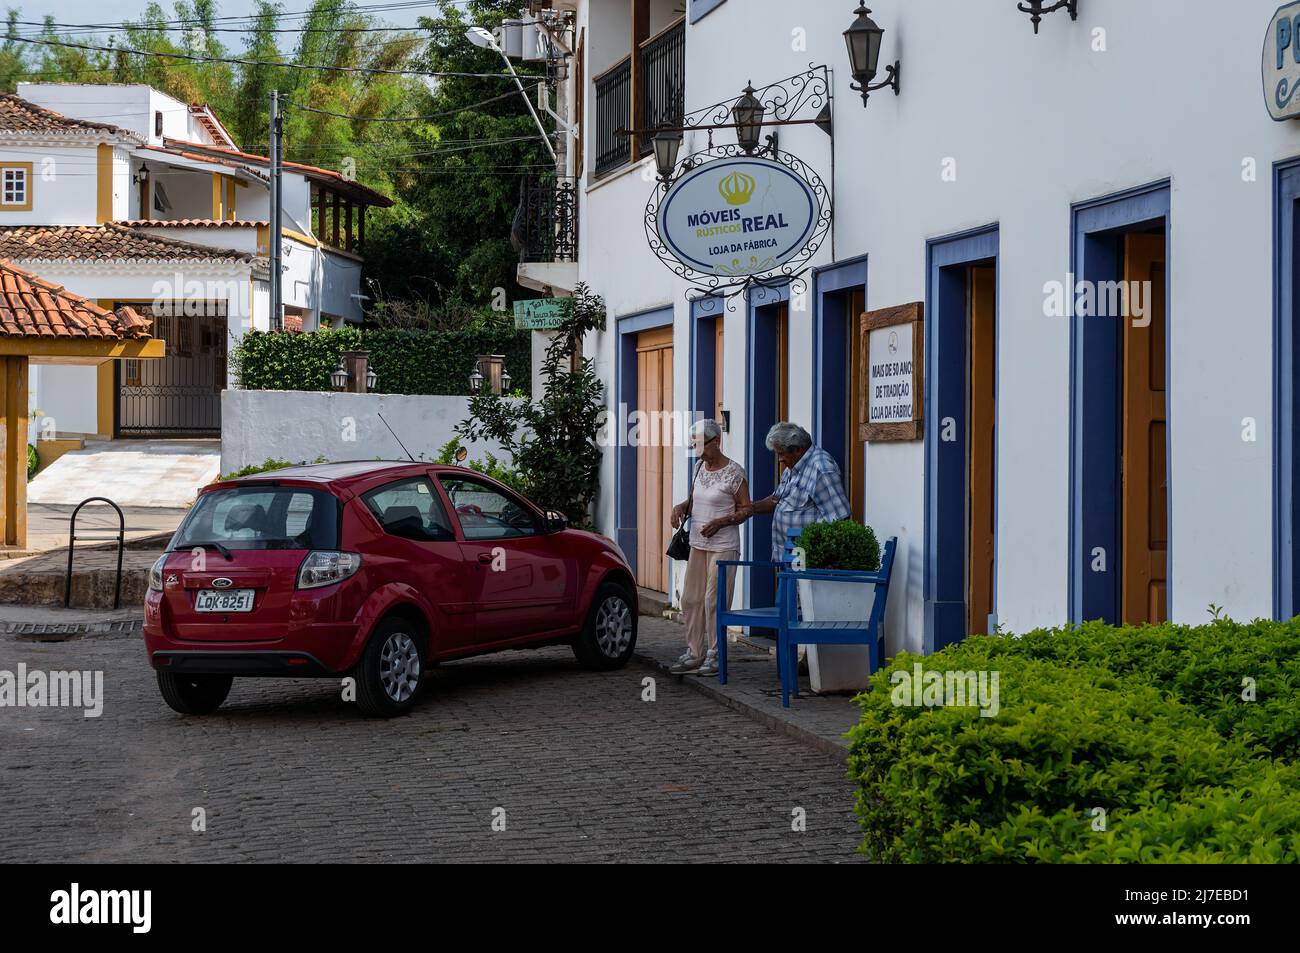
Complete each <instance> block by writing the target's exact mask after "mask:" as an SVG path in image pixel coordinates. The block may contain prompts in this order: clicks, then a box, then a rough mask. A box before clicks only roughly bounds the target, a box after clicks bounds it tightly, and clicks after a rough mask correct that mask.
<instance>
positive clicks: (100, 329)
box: [0, 260, 151, 339]
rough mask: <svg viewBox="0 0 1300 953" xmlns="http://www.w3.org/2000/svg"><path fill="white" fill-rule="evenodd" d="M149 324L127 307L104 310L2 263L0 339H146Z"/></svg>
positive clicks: (38, 277) (58, 287) (23, 270)
mask: <svg viewBox="0 0 1300 953" xmlns="http://www.w3.org/2000/svg"><path fill="white" fill-rule="evenodd" d="M150 323H151V322H150V321H149V320H148V319H147V318H143V317H141V316H140V315H139V314H137V313H136V311H135V310H134V309H133V308H129V307H126V306H123V307H120V308H118V309H117V310H116V311H109V310H107V309H106V308H101V307H100V306H99V305H97V304H95V303H94V302H93V301H89V300H87V299H86V298H83V297H81V295H76V294H73V293H72V292H71V291H67V290H65V289H64V288H63V287H62V286H60V285H56V284H52V283H51V282H48V281H46V280H45V279H44V278H41V277H40V276H38V275H34V274H32V273H31V272H30V271H27V270H26V269H23V268H19V267H18V266H17V265H13V264H11V263H10V262H8V261H3V260H0V337H42V338H46V337H55V338H118V339H123V338H133V339H138V338H147V337H149V325H150Z"/></svg>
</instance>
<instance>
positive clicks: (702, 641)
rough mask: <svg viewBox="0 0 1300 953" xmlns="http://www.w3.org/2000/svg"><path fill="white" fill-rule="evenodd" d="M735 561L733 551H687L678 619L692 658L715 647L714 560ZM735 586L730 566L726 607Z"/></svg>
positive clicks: (734, 552) (715, 597)
mask: <svg viewBox="0 0 1300 953" xmlns="http://www.w3.org/2000/svg"><path fill="white" fill-rule="evenodd" d="M739 558H740V554H739V553H737V552H736V550H734V549H725V550H722V551H721V552H710V551H709V550H707V549H695V548H694V547H692V548H691V558H690V559H689V560H687V562H686V583H685V585H684V586H683V587H682V617H683V619H684V620H685V622H686V645H687V647H688V648H689V649H690V652H691V655H693V656H695V657H696V658H703V657H704V653H705V652H706V651H715V650H716V649H717V647H718V625H717V622H718V568H717V566H718V560H720V559H739ZM735 583H736V567H735V566H732V567H730V568H729V569H728V570H727V605H730V604H731V590H732V588H733V587H734V586H735Z"/></svg>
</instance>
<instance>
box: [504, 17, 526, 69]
mask: <svg viewBox="0 0 1300 953" xmlns="http://www.w3.org/2000/svg"><path fill="white" fill-rule="evenodd" d="M501 50H502V52H504V53H505V54H506V56H508V57H510V58H511V59H512V60H517V59H521V58H522V57H523V55H524V21H523V20H503V21H502V22H501Z"/></svg>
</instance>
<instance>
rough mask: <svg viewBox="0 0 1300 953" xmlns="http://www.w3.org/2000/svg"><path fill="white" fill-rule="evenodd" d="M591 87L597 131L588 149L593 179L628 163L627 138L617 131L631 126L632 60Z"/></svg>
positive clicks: (617, 66)
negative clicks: (593, 170)
mask: <svg viewBox="0 0 1300 953" xmlns="http://www.w3.org/2000/svg"><path fill="white" fill-rule="evenodd" d="M592 85H593V86H595V88H596V115H595V120H596V130H595V136H594V137H593V138H592V143H591V148H592V151H593V154H594V156H595V166H596V169H595V171H596V175H597V176H602V175H604V174H605V173H607V172H609V171H610V170H611V169H616V168H618V167H619V166H620V165H623V164H624V163H626V162H628V161H629V160H630V159H631V151H630V148H629V146H628V141H627V137H626V136H621V135H618V131H619V130H620V129H629V128H631V126H632V121H631V120H632V58H631V57H627V58H626V59H624V60H622V61H621V62H619V63H616V64H615V65H614V66H612V67H610V68H609V69H607V70H605V72H603V73H601V74H600V75H599V76H597V77H596V78H595V79H594V80H592Z"/></svg>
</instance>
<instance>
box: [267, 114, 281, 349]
mask: <svg viewBox="0 0 1300 953" xmlns="http://www.w3.org/2000/svg"><path fill="white" fill-rule="evenodd" d="M283 133H284V127H283V125H282V124H281V122H280V93H279V92H278V91H277V90H274V89H273V90H271V149H270V152H271V155H270V156H269V158H270V160H271V228H270V231H271V236H270V237H271V248H270V255H271V330H272V331H278V330H280V329H281V328H282V327H283V326H284V311H283V298H284V296H283V293H282V288H281V283H280V278H281V275H282V272H281V268H280V236H281V232H282V229H281V226H280V206H281V204H282V199H281V198H280V172H281V169H282V168H283V164H282V161H281V155H280V154H281V151H282V150H283V148H284V143H283Z"/></svg>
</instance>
